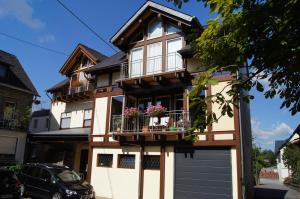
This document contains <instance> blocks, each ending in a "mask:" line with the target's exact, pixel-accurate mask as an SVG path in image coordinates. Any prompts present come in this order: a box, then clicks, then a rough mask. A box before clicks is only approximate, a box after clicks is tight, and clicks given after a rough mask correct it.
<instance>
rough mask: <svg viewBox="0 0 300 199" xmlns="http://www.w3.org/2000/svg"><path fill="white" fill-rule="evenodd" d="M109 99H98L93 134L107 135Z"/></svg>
mask: <svg viewBox="0 0 300 199" xmlns="http://www.w3.org/2000/svg"><path fill="white" fill-rule="evenodd" d="M107 101H108V98H107V97H102V98H96V102H95V113H94V128H93V134H94V135H99V134H105V128H106V119H108V118H106V113H107Z"/></svg>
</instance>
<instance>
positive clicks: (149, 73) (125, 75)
mask: <svg viewBox="0 0 300 199" xmlns="http://www.w3.org/2000/svg"><path fill="white" fill-rule="evenodd" d="M162 60H163V59H162V56H156V57H151V58H147V59H145V60H143V59H141V60H134V61H131V62H130V63H123V64H122V66H121V78H120V79H119V80H117V83H118V85H119V87H121V88H123V89H125V90H127V91H128V90H136V89H139V88H141V89H144V88H153V87H163V86H169V85H178V86H180V85H184V84H187V83H190V82H191V76H190V74H189V72H188V71H187V70H186V68H185V66H184V63H183V60H182V58H181V56H180V55H179V54H178V53H172V54H169V55H167V57H166V63H165V64H164V63H163V62H162Z"/></svg>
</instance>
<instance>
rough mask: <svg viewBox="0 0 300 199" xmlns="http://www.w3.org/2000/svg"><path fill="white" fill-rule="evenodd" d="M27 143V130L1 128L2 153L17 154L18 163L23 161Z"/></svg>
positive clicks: (0, 149)
mask: <svg viewBox="0 0 300 199" xmlns="http://www.w3.org/2000/svg"><path fill="white" fill-rule="evenodd" d="M8 145H9V146H8ZM25 145H26V133H25V132H18V131H10V130H5V129H0V146H1V147H0V153H2V154H15V160H16V161H17V162H18V163H23V160H24V152H25Z"/></svg>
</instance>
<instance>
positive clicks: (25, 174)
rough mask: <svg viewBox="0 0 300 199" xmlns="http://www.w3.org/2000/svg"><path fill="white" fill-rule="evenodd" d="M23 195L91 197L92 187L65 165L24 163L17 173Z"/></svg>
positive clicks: (57, 198)
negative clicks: (22, 186) (22, 187)
mask: <svg viewBox="0 0 300 199" xmlns="http://www.w3.org/2000/svg"><path fill="white" fill-rule="evenodd" d="M19 178H20V180H21V182H22V183H23V184H24V197H34V198H43V199H47V198H49V199H50V198H51V199H64V198H66V199H69V198H70V199H71V198H72V199H92V198H95V194H94V189H93V187H92V186H91V185H90V184H89V183H87V182H86V181H84V179H83V178H81V177H80V176H79V175H78V174H77V173H76V172H75V171H73V170H71V169H70V168H69V167H67V166H58V165H54V164H25V165H24V166H23V168H22V170H21V172H20V174H19Z"/></svg>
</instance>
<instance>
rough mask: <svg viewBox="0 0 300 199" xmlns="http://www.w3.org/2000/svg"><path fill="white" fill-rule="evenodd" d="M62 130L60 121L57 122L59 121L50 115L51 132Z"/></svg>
mask: <svg viewBox="0 0 300 199" xmlns="http://www.w3.org/2000/svg"><path fill="white" fill-rule="evenodd" d="M58 129H60V121H57V119H56V118H55V117H54V116H53V114H52V113H51V114H50V126H49V131H54V130H58Z"/></svg>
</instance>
